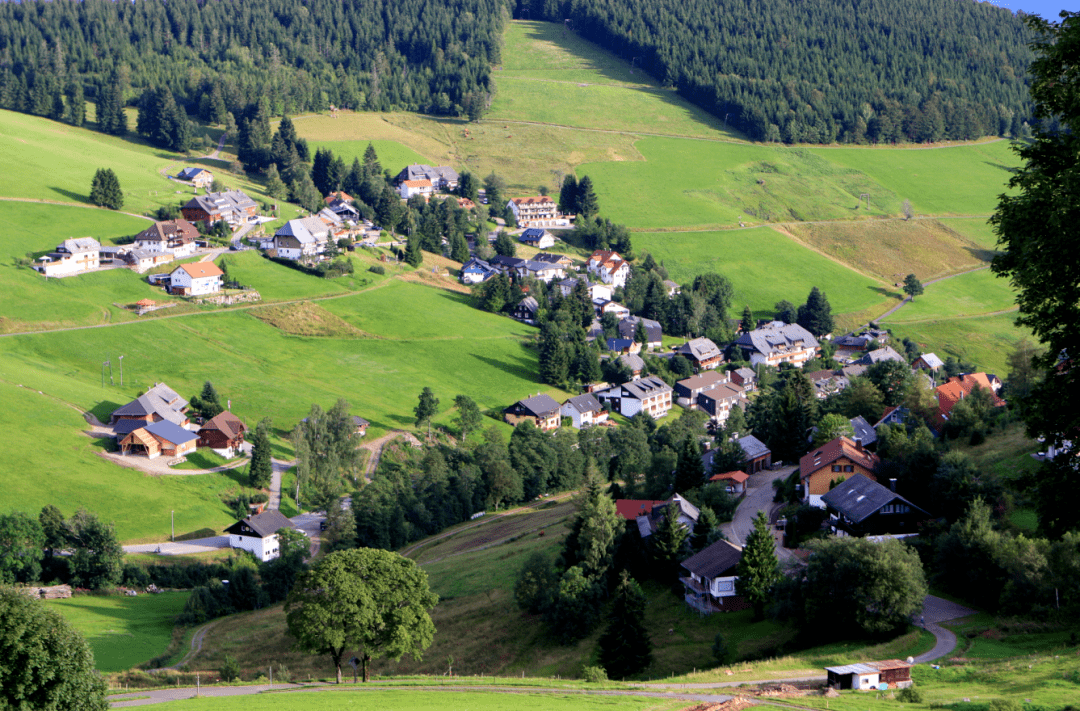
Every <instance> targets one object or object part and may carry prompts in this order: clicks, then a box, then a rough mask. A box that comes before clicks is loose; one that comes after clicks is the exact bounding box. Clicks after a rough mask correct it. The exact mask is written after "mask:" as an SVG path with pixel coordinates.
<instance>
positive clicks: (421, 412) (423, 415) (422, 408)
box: [413, 388, 439, 439]
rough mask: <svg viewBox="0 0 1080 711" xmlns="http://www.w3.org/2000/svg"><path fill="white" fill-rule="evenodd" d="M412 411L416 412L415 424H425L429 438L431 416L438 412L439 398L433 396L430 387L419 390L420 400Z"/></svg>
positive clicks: (419, 425) (429, 437)
mask: <svg viewBox="0 0 1080 711" xmlns="http://www.w3.org/2000/svg"><path fill="white" fill-rule="evenodd" d="M413 412H414V413H415V414H416V426H417V427H423V426H424V425H427V430H428V439H431V418H432V417H434V416H435V415H437V414H439V398H437V397H435V393H434V392H432V391H431V388H424V389H423V390H422V391H420V401H419V402H418V403H417V404H416V407H414V408H413Z"/></svg>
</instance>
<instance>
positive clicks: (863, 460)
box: [799, 437, 881, 479]
mask: <svg viewBox="0 0 1080 711" xmlns="http://www.w3.org/2000/svg"><path fill="white" fill-rule="evenodd" d="M840 457H847V458H848V459H850V460H851V461H853V462H855V463H856V464H858V465H860V466H862V467H864V468H866V469H869V470H870V471H874V470H875V469H876V468H877V465H878V464H879V463H880V462H881V459H880V458H879V457H878V456H877V455H876V454H874V453H873V452H868V451H866V450H865V449H859V447H858V446H856V444H855V442H853V441H852V440H850V439H848V438H847V437H837V438H836V439H834V440H832V441H831V442H826V443H825V444H823V445H821V446H820V447H817V448H815V449H813V450H812V451H811V452H810V453H809V454H806V455H804V456H803V458H802V459H800V460H799V476H800V478H802V479H805V478H807V477H808V476H810V475H811V474H813V473H814V472H816V471H818V470H820V469H822V468H823V467H827V466H829V465H830V464H832V463H833V462H835V461H836V460H837V459H839V458H840Z"/></svg>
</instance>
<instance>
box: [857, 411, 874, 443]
mask: <svg viewBox="0 0 1080 711" xmlns="http://www.w3.org/2000/svg"><path fill="white" fill-rule="evenodd" d="M851 429H852V430H854V431H855V436H854V437H852V439H853V440H855V441H856V442H862V445H863V446H864V447H869V446H870V445H872V444H873V443H874V442H877V430H875V429H874V427H873V425H871V424H870V423H869V422H867V421H866V418H865V417H863V416H862V415H859V416H858V417H856V418H855V419H853V420H852V421H851Z"/></svg>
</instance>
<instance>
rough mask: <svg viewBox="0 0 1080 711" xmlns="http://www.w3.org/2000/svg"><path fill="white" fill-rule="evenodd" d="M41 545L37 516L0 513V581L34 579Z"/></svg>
mask: <svg viewBox="0 0 1080 711" xmlns="http://www.w3.org/2000/svg"><path fill="white" fill-rule="evenodd" d="M44 547H45V533H44V532H43V531H42V528H41V523H40V521H38V519H36V518H34V517H32V516H29V515H27V514H25V513H23V512H21V511H12V512H11V513H9V514H0V584H3V585H10V584H12V583H15V582H20V583H26V582H30V581H33V580H37V578H38V575H40V574H41V559H42V557H44V555H45V551H44Z"/></svg>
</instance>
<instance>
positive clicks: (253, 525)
mask: <svg viewBox="0 0 1080 711" xmlns="http://www.w3.org/2000/svg"><path fill="white" fill-rule="evenodd" d="M245 525H246V526H247V527H248V528H250V529H251V530H252V531H254V532H255V533H256V534H257V535H258V536H259V537H260V538H266V537H267V536H272V535H274V534H275V533H277V532H278V531H280V530H281V529H283V528H296V526H295V525H294V524H293V522H292V521H290V520H289V519H287V518H285V514H283V513H281V512H280V511H278V510H277V509H270V510H269V511H263V512H262V513H261V514H256V515H255V516H248V517H247V518H245V519H244V520H243V521H237V522H236V523H234V524H233V525H231V526H229V527H228V528H226V529H225V532H226V533H235V534H237V535H249V534H246V533H245V532H243V528H242V527H243V526H245Z"/></svg>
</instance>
